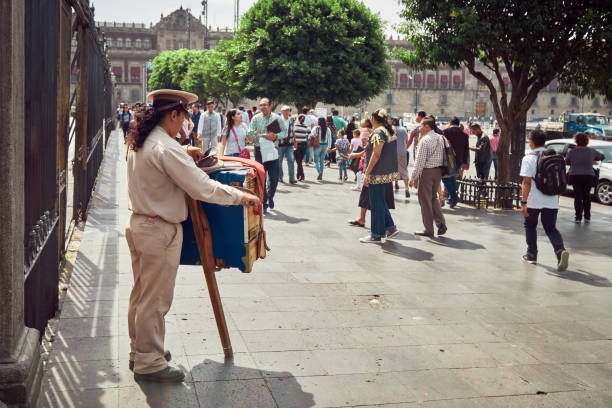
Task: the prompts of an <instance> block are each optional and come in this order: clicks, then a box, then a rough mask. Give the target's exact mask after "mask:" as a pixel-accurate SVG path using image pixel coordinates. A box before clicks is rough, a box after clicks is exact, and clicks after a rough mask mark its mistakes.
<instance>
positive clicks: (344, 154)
mask: <svg viewBox="0 0 612 408" xmlns="http://www.w3.org/2000/svg"><path fill="white" fill-rule="evenodd" d="M350 147H351V145H350V143H349V141H348V140H347V139H346V138H345V137H344V130H340V131H339V132H338V140H336V145H335V146H334V148H332V149H327V153H332V152H336V163H337V164H338V171H339V172H340V178H339V179H338V180H340V182H342V183H344V182H345V181H346V179H347V178H348V173H347V171H346V166H347V164H348V159H349V151H350V150H349V149H350ZM342 173H344V176H342Z"/></svg>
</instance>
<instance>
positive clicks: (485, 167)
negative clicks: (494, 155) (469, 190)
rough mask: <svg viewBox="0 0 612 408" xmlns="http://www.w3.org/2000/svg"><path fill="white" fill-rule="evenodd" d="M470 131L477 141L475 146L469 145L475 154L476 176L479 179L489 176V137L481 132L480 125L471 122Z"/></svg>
mask: <svg viewBox="0 0 612 408" xmlns="http://www.w3.org/2000/svg"><path fill="white" fill-rule="evenodd" d="M470 128H471V129H472V133H473V134H475V135H476V137H477V139H478V140H477V141H476V146H475V147H470V150H474V151H475V152H476V155H475V157H474V164H475V165H476V177H478V178H479V179H481V180H486V179H488V178H489V170H490V169H491V142H490V140H489V137H488V136H487V135H485V134H484V133H482V129H481V128H480V125H478V124H473V125H472V126H471V127H470Z"/></svg>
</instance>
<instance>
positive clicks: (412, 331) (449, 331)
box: [401, 324, 463, 345]
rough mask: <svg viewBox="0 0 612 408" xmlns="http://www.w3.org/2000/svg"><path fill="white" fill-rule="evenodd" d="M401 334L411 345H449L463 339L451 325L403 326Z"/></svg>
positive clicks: (460, 341)
mask: <svg viewBox="0 0 612 408" xmlns="http://www.w3.org/2000/svg"><path fill="white" fill-rule="evenodd" d="M401 332H402V333H404V334H405V335H406V336H408V338H410V340H411V344H425V345H427V344H450V343H462V342H463V337H462V336H461V335H460V334H459V333H457V331H455V330H454V328H453V325H438V324H431V325H419V326H403V327H402V328H401Z"/></svg>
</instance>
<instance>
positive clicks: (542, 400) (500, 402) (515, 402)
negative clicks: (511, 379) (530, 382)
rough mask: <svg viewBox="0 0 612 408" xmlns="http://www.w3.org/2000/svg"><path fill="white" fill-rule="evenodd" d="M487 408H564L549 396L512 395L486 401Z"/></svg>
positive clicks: (551, 395)
mask: <svg viewBox="0 0 612 408" xmlns="http://www.w3.org/2000/svg"><path fill="white" fill-rule="evenodd" d="M486 402H487V404H488V405H487V406H488V407H491V408H525V407H529V408H562V406H561V405H559V403H558V402H557V401H555V400H554V399H553V394H548V395H512V396H506V397H492V398H487V399H486Z"/></svg>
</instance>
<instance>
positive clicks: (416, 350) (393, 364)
mask: <svg viewBox="0 0 612 408" xmlns="http://www.w3.org/2000/svg"><path fill="white" fill-rule="evenodd" d="M368 351H369V353H370V354H371V355H372V356H374V358H375V359H376V361H377V364H379V365H380V367H381V368H380V371H406V370H423V369H434V368H443V367H444V364H443V363H442V362H441V361H440V360H439V359H438V355H437V353H438V351H435V352H434V351H432V350H431V349H430V348H428V347H426V346H400V347H372V348H369V349H368Z"/></svg>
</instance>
